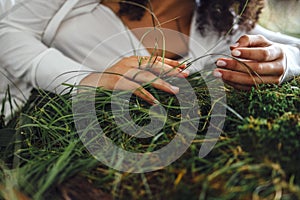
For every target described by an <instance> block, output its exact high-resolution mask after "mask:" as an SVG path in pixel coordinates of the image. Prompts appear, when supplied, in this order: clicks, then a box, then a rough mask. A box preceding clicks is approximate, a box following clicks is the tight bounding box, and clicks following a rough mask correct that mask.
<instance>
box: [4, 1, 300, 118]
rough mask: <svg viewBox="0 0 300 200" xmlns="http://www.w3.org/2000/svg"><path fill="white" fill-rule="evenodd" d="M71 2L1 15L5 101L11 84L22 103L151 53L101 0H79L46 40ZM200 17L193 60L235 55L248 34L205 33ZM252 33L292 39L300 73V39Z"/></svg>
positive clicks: (294, 65)
mask: <svg viewBox="0 0 300 200" xmlns="http://www.w3.org/2000/svg"><path fill="white" fill-rule="evenodd" d="M65 1H66V0H51V1H49V0H23V1H22V2H20V4H17V5H16V6H17V7H15V9H13V11H11V12H9V14H8V15H7V16H5V17H4V18H3V19H1V22H0V70H1V71H0V100H2V99H3V98H4V97H5V91H6V90H7V88H8V86H9V88H10V93H11V95H12V96H13V97H14V100H15V101H16V104H19V105H22V103H24V102H25V101H26V99H27V98H28V97H29V95H30V91H31V90H32V88H42V89H45V90H49V91H52V92H56V93H60V92H61V91H62V90H63V89H64V88H63V86H61V84H62V83H69V84H72V85H73V84H76V83H79V81H80V80H81V79H82V78H83V77H84V76H86V75H87V74H88V73H90V72H91V71H103V70H104V69H106V68H107V67H109V66H111V65H112V64H113V63H114V62H116V61H117V60H119V59H120V58H122V57H124V56H130V55H136V54H138V55H150V54H149V52H148V51H147V49H146V48H145V46H143V45H142V44H141V43H140V41H139V40H138V39H137V38H136V36H135V35H134V34H133V33H132V32H131V31H130V30H128V29H127V27H126V26H124V24H123V23H122V21H121V20H120V19H119V18H118V16H116V15H115V13H114V12H113V11H112V10H110V9H109V8H108V7H106V6H104V5H102V4H101V3H100V2H99V0H81V1H79V2H78V3H77V4H76V5H75V6H74V8H73V9H72V10H71V11H70V12H69V13H68V15H67V16H66V17H65V18H64V20H63V21H62V22H61V23H60V26H59V28H58V30H57V32H56V35H55V37H54V39H53V41H52V42H51V44H47V45H46V44H44V43H43V42H42V37H43V34H44V31H45V29H46V27H47V25H48V23H49V21H50V19H51V18H52V17H53V16H54V15H55V13H56V12H57V11H58V10H59V9H60V7H61V6H62V4H63V3H64V2H65ZM195 21H196V20H195V16H194V17H193V21H192V25H191V31H190V36H189V44H188V45H189V55H187V56H186V57H187V58H197V57H198V56H202V55H204V54H207V53H212V52H213V53H223V54H228V55H230V51H229V47H228V45H229V44H231V43H233V42H235V41H236V40H237V39H238V38H239V37H240V36H241V35H242V34H244V33H242V32H239V31H237V32H236V34H234V35H233V36H232V37H231V38H230V41H228V40H227V39H222V38H219V37H218V36H217V35H216V34H214V33H212V34H207V36H206V37H203V36H201V35H200V33H198V31H197V30H196V22H195ZM144 30H145V29H144ZM248 34H262V35H266V36H267V37H268V38H270V39H271V40H273V41H274V42H281V43H290V44H291V45H283V48H284V52H285V54H286V58H287V61H288V62H287V66H286V70H285V74H284V78H283V80H287V79H289V78H290V77H292V76H294V75H298V74H300V50H299V49H300V42H299V40H297V39H294V38H291V37H286V36H283V35H281V34H276V33H273V32H269V31H266V30H265V29H262V28H261V27H259V26H257V27H256V28H255V29H253V30H252V31H251V32H249V33H248ZM213 61H215V60H212V59H211V58H209V57H206V58H204V59H202V60H200V61H199V62H198V64H197V65H194V66H193V68H192V69H191V70H192V71H198V70H201V69H202V67H203V66H204V65H205V64H207V62H213ZM0 106H2V105H0ZM1 109H2V107H0V110H1ZM10 111H11V109H10V106H9V105H8V104H7V105H5V114H7V115H9V112H10Z"/></svg>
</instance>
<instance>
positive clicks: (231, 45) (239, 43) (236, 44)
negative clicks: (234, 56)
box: [231, 42, 240, 47]
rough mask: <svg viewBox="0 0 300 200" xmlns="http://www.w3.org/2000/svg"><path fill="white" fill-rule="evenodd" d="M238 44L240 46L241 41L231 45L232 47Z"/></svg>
mask: <svg viewBox="0 0 300 200" xmlns="http://www.w3.org/2000/svg"><path fill="white" fill-rule="evenodd" d="M238 46H240V43H238V42H237V43H235V44H232V45H231V47H238Z"/></svg>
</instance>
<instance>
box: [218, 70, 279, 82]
mask: <svg viewBox="0 0 300 200" xmlns="http://www.w3.org/2000/svg"><path fill="white" fill-rule="evenodd" d="M213 74H214V76H215V77H218V78H222V79H223V80H224V81H229V82H232V83H236V84H240V85H249V86H251V85H258V84H262V83H265V84H267V83H273V84H279V82H280V78H281V76H268V75H267V76H256V75H253V74H249V73H243V72H237V71H231V70H227V69H215V70H214V72H213Z"/></svg>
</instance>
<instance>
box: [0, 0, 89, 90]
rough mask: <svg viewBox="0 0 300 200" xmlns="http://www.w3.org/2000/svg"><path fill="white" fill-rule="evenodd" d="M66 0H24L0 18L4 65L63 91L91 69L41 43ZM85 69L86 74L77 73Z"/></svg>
mask: <svg viewBox="0 0 300 200" xmlns="http://www.w3.org/2000/svg"><path fill="white" fill-rule="evenodd" d="M64 2H65V0H51V1H49V0H23V1H21V2H20V3H18V4H16V5H15V6H14V7H13V8H12V10H11V11H10V12H9V13H8V14H7V15H6V16H5V17H4V18H2V19H1V21H0V44H1V45H0V65H1V67H2V68H4V69H5V70H6V71H7V72H8V73H9V74H11V75H12V76H13V77H15V78H18V79H22V80H23V81H24V82H27V83H29V84H31V85H32V86H33V87H40V88H42V89H45V90H49V91H53V92H61V91H62V90H63V87H61V84H62V83H68V84H72V85H73V84H76V83H75V82H76V81H77V82H78V80H79V81H80V80H81V78H83V77H84V76H86V75H87V72H88V71H89V72H90V71H91V69H90V68H88V67H85V66H82V65H81V64H80V63H77V62H75V61H73V60H72V59H70V58H68V57H66V56H64V55H63V53H62V52H59V51H58V50H57V49H53V48H48V47H47V46H46V45H44V44H43V43H42V42H41V39H42V35H43V33H44V30H45V28H46V27H47V24H48V23H49V21H50V19H51V18H52V17H53V16H54V14H55V13H56V12H57V11H58V9H59V8H60V7H61V5H62V4H63V3H64ZM76 71H84V72H85V73H75V72H76Z"/></svg>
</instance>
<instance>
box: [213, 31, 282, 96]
mask: <svg viewBox="0 0 300 200" xmlns="http://www.w3.org/2000/svg"><path fill="white" fill-rule="evenodd" d="M230 49H231V54H232V56H234V57H236V58H238V59H239V60H240V61H241V62H239V61H237V60H235V59H232V58H220V59H218V60H217V62H216V65H217V66H218V68H217V69H215V70H214V76H216V77H219V78H222V79H223V80H224V82H225V83H227V84H229V85H231V86H233V87H235V88H237V89H242V90H249V89H251V87H252V86H255V85H257V84H262V83H274V84H278V83H279V82H280V80H281V77H282V75H283V73H284V69H285V67H284V66H285V63H284V62H285V56H284V52H283V50H282V48H281V47H280V46H279V45H278V44H275V43H272V42H271V41H269V40H267V39H266V38H265V37H263V36H261V35H244V36H242V37H240V39H239V40H238V41H237V43H236V44H234V45H232V46H230ZM243 63H244V64H243ZM245 64H246V65H245Z"/></svg>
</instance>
